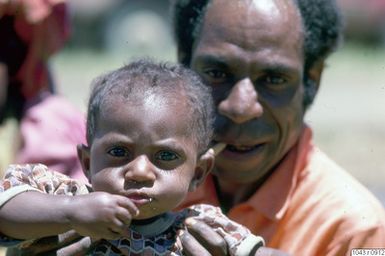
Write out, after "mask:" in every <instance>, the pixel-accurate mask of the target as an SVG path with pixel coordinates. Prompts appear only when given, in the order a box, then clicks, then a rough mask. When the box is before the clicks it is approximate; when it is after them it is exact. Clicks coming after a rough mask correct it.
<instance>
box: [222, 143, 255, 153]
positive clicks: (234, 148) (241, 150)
mask: <svg viewBox="0 0 385 256" xmlns="http://www.w3.org/2000/svg"><path fill="white" fill-rule="evenodd" d="M260 145H261V144H259V145H254V146H244V145H227V146H226V150H228V151H231V152H236V153H248V152H250V151H253V150H255V149H257V148H259V147H260Z"/></svg>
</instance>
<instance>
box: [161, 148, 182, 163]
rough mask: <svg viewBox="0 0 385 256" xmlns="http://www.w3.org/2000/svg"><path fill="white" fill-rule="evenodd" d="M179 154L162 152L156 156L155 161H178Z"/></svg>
mask: <svg viewBox="0 0 385 256" xmlns="http://www.w3.org/2000/svg"><path fill="white" fill-rule="evenodd" d="M178 158H179V156H178V154H176V153H174V152H172V151H166V150H164V151H160V152H158V153H157V154H156V156H155V159H156V160H160V161H173V160H176V159H178Z"/></svg>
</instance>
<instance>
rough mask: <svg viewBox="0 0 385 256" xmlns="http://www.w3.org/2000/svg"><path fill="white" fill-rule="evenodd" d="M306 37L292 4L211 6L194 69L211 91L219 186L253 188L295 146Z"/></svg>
mask: <svg viewBox="0 0 385 256" xmlns="http://www.w3.org/2000/svg"><path fill="white" fill-rule="evenodd" d="M302 45H303V34H302V26H301V20H300V17H299V14H298V13H297V10H296V7H295V6H294V5H293V3H292V1H285V0H254V1H251V0H247V1H226V0H213V1H212V4H211V5H209V7H208V9H207V12H206V14H205V17H204V21H203V26H202V30H201V31H200V35H199V36H198V38H197V40H196V42H195V44H194V49H193V52H192V60H191V68H192V69H194V70H195V71H197V72H198V73H199V74H200V75H201V76H202V78H203V79H204V81H205V83H206V84H208V85H210V86H211V87H212V89H213V96H214V101H215V103H216V106H217V121H216V124H215V137H214V140H215V141H216V142H218V141H219V142H225V143H226V144H227V145H228V146H227V147H226V149H225V150H224V151H223V152H222V153H221V154H219V155H218V156H217V157H216V160H215V168H214V173H215V174H216V175H217V176H218V177H219V179H220V180H221V181H228V182H232V183H239V184H246V183H254V182H257V181H258V180H260V179H261V178H263V177H264V176H265V175H267V174H268V173H269V171H270V170H272V168H273V167H274V166H275V165H276V164H278V163H279V161H280V160H281V159H282V158H283V157H284V155H285V154H286V153H287V151H288V150H289V149H290V148H291V147H292V146H293V145H294V144H295V142H296V141H297V139H298V137H299V134H300V132H301V129H302V125H303V114H304V108H303V106H302V101H303V94H304V87H303V84H302V76H303V65H304V58H303V54H302Z"/></svg>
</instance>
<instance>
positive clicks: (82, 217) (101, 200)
mask: <svg viewBox="0 0 385 256" xmlns="http://www.w3.org/2000/svg"><path fill="white" fill-rule="evenodd" d="M66 209H67V214H66V216H67V218H68V219H69V221H70V223H71V226H72V228H73V229H75V230H76V231H77V232H78V233H79V234H80V235H83V236H90V237H92V238H94V239H101V238H104V239H108V240H112V239H117V238H119V237H122V236H125V235H127V232H128V231H127V227H128V226H129V225H130V224H131V220H132V218H133V217H135V216H136V215H138V213H139V210H138V208H137V207H136V206H135V204H134V203H133V202H132V201H131V200H130V199H128V198H126V197H124V196H119V195H113V194H109V193H106V192H93V193H91V194H88V195H81V196H74V197H71V200H70V201H69V204H68V207H67V208H66Z"/></svg>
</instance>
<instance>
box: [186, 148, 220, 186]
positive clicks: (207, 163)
mask: <svg viewBox="0 0 385 256" xmlns="http://www.w3.org/2000/svg"><path fill="white" fill-rule="evenodd" d="M214 158H215V157H214V150H213V149H212V148H210V149H209V150H207V151H206V153H204V154H203V155H201V156H200V157H199V159H198V161H197V165H196V167H195V174H194V177H193V179H192V180H191V182H190V186H189V191H194V190H195V189H196V188H197V187H198V186H199V185H200V184H202V183H203V181H204V180H205V178H206V176H207V175H208V174H209V173H210V172H211V170H212V169H213V167H214Z"/></svg>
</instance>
